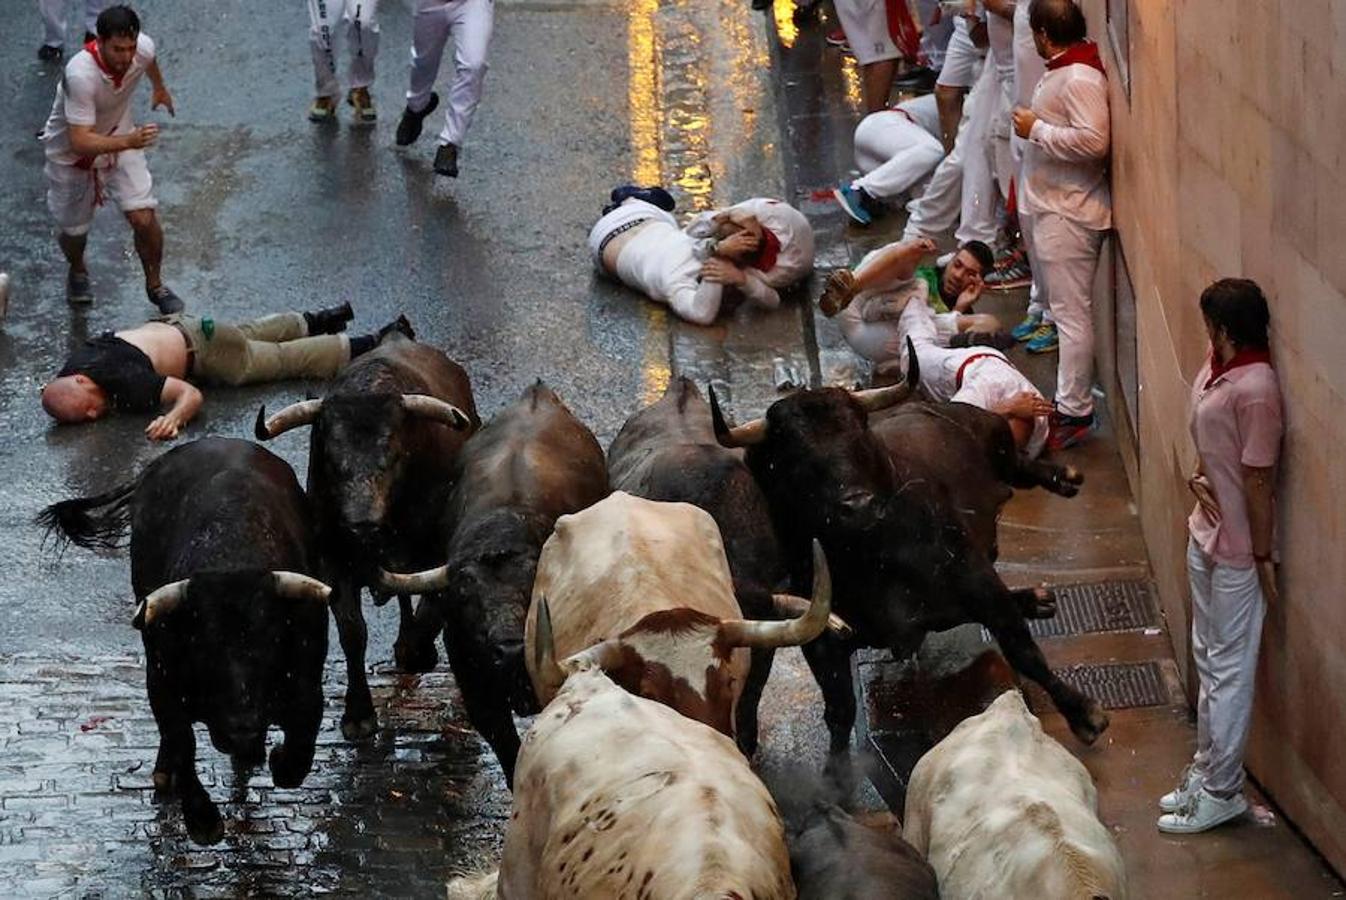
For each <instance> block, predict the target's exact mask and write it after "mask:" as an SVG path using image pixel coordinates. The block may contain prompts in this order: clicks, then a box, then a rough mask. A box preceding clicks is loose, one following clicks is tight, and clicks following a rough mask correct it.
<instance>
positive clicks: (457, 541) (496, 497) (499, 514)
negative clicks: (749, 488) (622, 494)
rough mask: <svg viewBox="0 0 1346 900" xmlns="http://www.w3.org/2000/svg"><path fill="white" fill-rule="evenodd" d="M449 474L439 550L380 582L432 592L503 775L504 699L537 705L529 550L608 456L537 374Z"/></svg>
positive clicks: (427, 634) (460, 678)
mask: <svg viewBox="0 0 1346 900" xmlns="http://www.w3.org/2000/svg"><path fill="white" fill-rule="evenodd" d="M453 481H454V483H455V485H456V486H455V488H454V491H453V496H452V498H451V499H450V501H449V507H450V509H449V516H448V517H449V520H450V521H452V522H453V534H452V537H450V539H449V541H448V548H447V559H448V562H447V563H446V564H445V565H443V566H439V567H437V568H435V569H431V570H428V571H425V572H418V573H416V574H413V575H398V574H391V573H385V574H384V575H383V577H382V589H383V590H385V591H390V592H394V593H402V594H408V593H412V594H427V593H428V594H430V596H431V598H432V602H433V603H434V605H435V607H436V608H435V610H434V612H435V613H436V619H435V623H438V622H446V623H447V624H446V625H445V626H444V629H443V631H444V645H445V649H446V650H447V651H448V656H449V664H450V665H451V666H452V667H453V674H454V678H455V680H456V681H457V682H458V687H459V689H460V690H461V691H462V692H463V703H464V704H465V705H466V707H467V715H468V718H469V719H471V720H472V724H473V725H474V726H475V727H476V729H477V730H478V731H479V732H481V734H482V736H483V737H485V738H486V741H487V742H488V743H489V744H490V745H491V748H492V749H493V750H494V751H495V755H496V758H497V759H499V760H500V766H501V768H502V769H504V771H505V778H506V780H507V781H508V782H509V783H511V784H512V783H513V780H514V761H515V757H516V756H517V755H518V753H519V736H518V732H516V731H515V730H514V719H513V717H512V716H511V714H510V709H511V707H513V710H514V712H517V713H518V714H519V715H532V714H534V713H536V712H537V711H538V709H539V707H538V705H537V700H536V698H535V697H534V695H533V688H532V684H531V683H530V682H529V680H528V671H527V669H526V667H525V665H524V659H523V636H524V617H525V616H526V615H527V613H528V604H529V601H530V599H531V598H532V590H533V573H534V571H535V570H536V569H537V560H538V555H539V554H540V553H541V552H542V545H543V542H545V541H546V540H547V538H548V536H550V535H551V532H552V526H553V525H554V524H555V523H556V518H557V517H558V516H561V515H565V514H567V513H573V512H578V511H579V510H581V509H584V508H585V507H587V506H589V505H590V504H593V503H596V502H598V501H599V500H601V499H602V498H603V497H604V496H605V495H606V494H607V492H608V475H607V466H606V465H605V464H604V461H603V450H602V448H601V447H599V445H598V441H597V440H596V439H595V438H594V436H593V434H592V433H591V432H590V431H589V429H588V428H586V427H585V426H584V424H583V423H582V422H580V420H579V419H577V418H575V416H574V414H573V413H571V412H570V410H569V409H567V408H566V406H565V404H564V403H562V402H561V400H560V398H558V397H557V396H556V394H554V393H553V392H552V391H551V389H550V388H548V387H547V386H546V385H544V384H543V383H542V382H540V381H539V382H538V383H537V384H535V385H533V386H532V387H530V388H528V389H527V390H525V391H524V392H523V395H522V396H521V397H520V398H519V399H518V400H517V401H515V402H514V403H513V404H512V405H510V406H509V407H507V408H506V409H505V410H503V411H502V412H501V413H499V414H498V415H496V416H495V418H493V419H492V420H491V422H490V424H488V425H487V426H486V427H485V428H483V429H482V430H481V431H479V432H477V433H476V434H475V435H473V436H472V439H471V440H469V441H468V442H467V444H466V446H464V448H463V450H462V452H461V453H460V454H459V456H458V462H457V465H456V466H455V469H454V474H453ZM425 624H427V623H425V622H421V623H420V628H421V629H422V630H421V633H420V634H419V635H418V639H419V640H420V641H422V642H424V641H425V640H426V639H427V638H428V640H429V641H430V642H431V647H430V650H429V652H430V654H433V653H434V649H433V641H434V632H435V630H436V628H434V627H431V628H425ZM432 658H433V657H432Z"/></svg>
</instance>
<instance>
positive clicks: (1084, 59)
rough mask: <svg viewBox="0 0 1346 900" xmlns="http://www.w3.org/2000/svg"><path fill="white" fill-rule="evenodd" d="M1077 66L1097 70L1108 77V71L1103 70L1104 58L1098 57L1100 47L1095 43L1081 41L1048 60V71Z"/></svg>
mask: <svg viewBox="0 0 1346 900" xmlns="http://www.w3.org/2000/svg"><path fill="white" fill-rule="evenodd" d="M1076 65H1078V66H1090V67H1092V68H1095V69H1097V70H1098V71H1100V72H1102V73H1103V77H1104V78H1106V77H1107V75H1108V71H1107V69H1104V68H1103V58H1102V57H1101V56H1099V55H1098V45H1097V44H1095V43H1094V42H1093V41H1080V42H1079V43H1078V44H1071V45H1070V46H1069V47H1067V48H1066V49H1065V50H1062V51H1061V52H1060V53H1058V54H1056V55H1055V56H1053V57H1052V58H1051V59H1049V60H1047V71H1048V72H1050V71H1051V70H1053V69H1061V68H1064V67H1066V66H1076Z"/></svg>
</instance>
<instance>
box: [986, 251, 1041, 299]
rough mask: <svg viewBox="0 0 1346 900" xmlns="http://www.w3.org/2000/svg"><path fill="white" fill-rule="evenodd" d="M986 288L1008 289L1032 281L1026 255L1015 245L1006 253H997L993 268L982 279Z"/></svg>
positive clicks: (1025, 285)
mask: <svg viewBox="0 0 1346 900" xmlns="http://www.w3.org/2000/svg"><path fill="white" fill-rule="evenodd" d="M982 280H983V281H984V282H985V283H986V286H987V287H988V288H991V289H992V290H997V291H1009V290H1013V289H1015V288H1021V287H1027V286H1028V285H1030V284H1032V283H1033V272H1032V270H1030V269H1029V268H1028V257H1027V256H1026V255H1025V254H1024V252H1023V249H1022V248H1019V247H1016V248H1014V249H1013V250H1011V251H1009V252H1008V253H1003V254H997V255H996V261H995V268H993V269H992V270H991V271H990V272H988V273H986V277H985V278H984V279H982Z"/></svg>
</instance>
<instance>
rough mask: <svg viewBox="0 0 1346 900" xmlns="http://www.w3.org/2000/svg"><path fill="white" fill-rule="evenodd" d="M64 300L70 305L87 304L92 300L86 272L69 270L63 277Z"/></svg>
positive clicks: (91, 287)
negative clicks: (64, 277)
mask: <svg viewBox="0 0 1346 900" xmlns="http://www.w3.org/2000/svg"><path fill="white" fill-rule="evenodd" d="M65 300H66V302H67V303H69V304H71V305H72V306H88V305H89V304H90V303H92V302H93V286H92V285H91V284H89V273H88V272H71V273H70V274H69V275H67V276H66V279H65Z"/></svg>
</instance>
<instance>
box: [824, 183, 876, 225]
mask: <svg viewBox="0 0 1346 900" xmlns="http://www.w3.org/2000/svg"><path fill="white" fill-rule="evenodd" d="M832 198H833V199H834V200H836V201H837V203H838V205H840V206H841V208H842V209H843V210H845V212H846V215H848V216H850V217H851V218H852V219H854V220H855V221H856V222H857V223H858V224H860V225H868V224H869V223H870V222H873V221H874V217H873V216H872V215H870V214H869V210H868V209H866V208H865V192H864V189H863V188H858V187H854V186H853V185H849V184H842V185H838V186H837V187H834V188H832Z"/></svg>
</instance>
